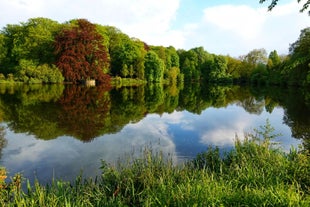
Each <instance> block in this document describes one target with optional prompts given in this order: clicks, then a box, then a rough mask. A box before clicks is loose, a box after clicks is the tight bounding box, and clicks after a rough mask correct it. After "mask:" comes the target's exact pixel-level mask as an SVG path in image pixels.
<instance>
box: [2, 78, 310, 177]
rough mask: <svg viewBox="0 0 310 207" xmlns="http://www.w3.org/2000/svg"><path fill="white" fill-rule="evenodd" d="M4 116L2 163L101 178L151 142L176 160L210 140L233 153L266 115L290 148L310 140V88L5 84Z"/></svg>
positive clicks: (11, 168)
mask: <svg viewBox="0 0 310 207" xmlns="http://www.w3.org/2000/svg"><path fill="white" fill-rule="evenodd" d="M0 118H1V126H2V127H3V129H2V132H3V133H5V134H4V136H3V137H1V138H0V158H1V159H0V166H4V167H6V168H7V170H8V172H9V176H12V175H13V174H15V173H19V172H20V173H22V174H23V176H24V177H26V178H28V179H30V180H31V182H33V180H34V179H35V178H36V179H38V180H39V181H40V182H42V183H48V182H50V181H51V180H52V179H53V178H59V179H62V180H72V179H74V177H75V176H77V175H80V174H81V173H83V175H84V176H86V177H88V176H93V177H95V176H96V175H99V174H100V169H99V168H100V165H101V160H105V161H106V162H108V163H112V164H113V163H116V162H118V161H124V160H126V159H128V157H139V156H140V155H141V153H143V149H145V147H149V148H151V149H152V150H153V151H154V152H162V153H163V154H164V155H168V156H171V158H172V159H173V161H174V162H175V163H182V162H184V161H185V160H187V159H191V158H193V157H194V156H195V155H196V154H197V153H199V152H202V151H204V150H206V149H207V148H208V147H209V146H218V147H219V148H220V149H221V150H222V151H228V150H230V149H232V148H233V146H234V140H235V137H236V136H238V137H239V138H240V139H242V138H243V135H244V133H245V132H253V129H260V127H261V126H263V125H265V124H266V122H267V120H268V121H269V122H270V124H271V125H272V126H273V127H274V128H275V131H274V133H275V134H281V135H280V136H278V137H277V138H276V140H275V141H278V142H280V145H281V147H282V148H283V150H285V151H289V150H290V148H291V147H292V146H294V147H297V146H298V145H304V147H306V148H309V146H310V93H309V91H307V90H301V89H297V88H280V87H271V88H259V87H256V88H253V87H241V86H206V85H201V84H198V83H192V84H187V85H181V86H175V85H174V86H162V85H145V86H139V87H122V88H113V89H107V88H102V87H99V86H97V87H86V86H76V85H18V86H10V85H0Z"/></svg>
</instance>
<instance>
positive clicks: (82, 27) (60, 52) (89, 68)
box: [55, 19, 110, 84]
mask: <svg viewBox="0 0 310 207" xmlns="http://www.w3.org/2000/svg"><path fill="white" fill-rule="evenodd" d="M55 53H56V56H57V63H56V64H57V67H58V68H59V69H60V70H61V72H62V74H63V76H64V77H65V80H66V81H70V82H74V83H79V82H83V81H86V80H89V79H95V80H96V81H97V82H99V83H101V84H109V83H110V76H109V75H108V74H106V73H105V72H104V71H107V69H108V68H109V58H108V53H107V49H106V48H105V46H104V45H103V37H102V36H101V35H100V34H99V33H97V31H96V26H95V25H94V24H92V23H90V22H89V21H87V20H85V19H78V20H76V22H75V21H74V22H72V23H71V24H70V25H68V26H67V27H65V28H64V29H63V30H62V31H61V32H60V33H59V35H58V36H57V37H56V40H55Z"/></svg>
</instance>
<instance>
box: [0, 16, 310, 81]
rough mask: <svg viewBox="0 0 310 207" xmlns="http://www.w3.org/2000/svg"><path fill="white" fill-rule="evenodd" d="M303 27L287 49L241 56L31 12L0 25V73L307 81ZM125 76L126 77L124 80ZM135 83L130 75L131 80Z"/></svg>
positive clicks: (10, 77)
mask: <svg viewBox="0 0 310 207" xmlns="http://www.w3.org/2000/svg"><path fill="white" fill-rule="evenodd" d="M309 37H310V28H309V27H308V28H305V29H303V30H302V31H301V33H300V36H299V37H298V39H297V40H296V41H295V42H294V43H292V44H291V45H290V46H289V54H287V55H279V54H278V53H277V51H276V50H274V51H270V53H269V54H267V51H266V50H265V49H262V48H261V49H253V50H252V51H250V52H249V53H248V54H245V55H242V56H240V57H231V56H229V55H217V54H213V53H211V52H208V51H206V50H205V49H204V48H203V47H196V48H192V49H189V50H183V49H176V48H174V47H172V46H169V47H164V46H156V45H148V44H147V43H146V42H143V41H142V40H139V39H136V38H131V37H129V36H128V35H126V34H124V33H122V32H121V31H120V30H119V29H117V28H115V27H113V26H103V25H99V24H93V23H91V22H89V21H87V20H85V19H74V20H70V21H68V22H65V23H59V22H57V21H54V20H51V19H47V18H32V19H29V20H28V21H27V22H21V23H20V24H8V25H7V26H6V27H4V28H3V29H2V30H1V31H0V81H1V82H3V81H18V82H24V83H59V82H63V81H66V82H73V83H79V82H84V81H85V80H89V79H95V80H96V81H97V83H101V84H110V83H111V78H110V77H112V78H117V79H123V78H125V79H127V78H129V79H134V80H139V82H148V83H150V82H152V83H154V82H155V83H163V82H165V83H180V82H183V81H187V82H193V81H202V82H207V83H213V84H214V83H215V84H227V83H229V84H230V83H247V84H254V85H297V86H309V85H310V73H309V68H310V66H309V64H310V54H309V47H310V38H309ZM125 82H126V81H125ZM133 84H136V83H133Z"/></svg>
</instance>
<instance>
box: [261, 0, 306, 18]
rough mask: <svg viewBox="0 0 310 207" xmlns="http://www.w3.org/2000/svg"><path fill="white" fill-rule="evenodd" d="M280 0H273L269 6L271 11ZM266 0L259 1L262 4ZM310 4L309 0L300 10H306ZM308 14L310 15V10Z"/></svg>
mask: <svg viewBox="0 0 310 207" xmlns="http://www.w3.org/2000/svg"><path fill="white" fill-rule="evenodd" d="M278 1H279V0H272V1H271V3H270V5H269V6H268V10H269V11H271V10H272V9H273V8H274V7H275V6H276V5H277V4H278ZM264 2H266V0H259V3H261V4H262V3H264ZM297 2H298V3H300V2H301V0H297ZM309 5H310V0H307V1H306V2H305V3H304V4H303V6H302V8H301V9H300V12H304V11H306V10H307V9H308V8H309ZM308 14H309V15H310V10H309V11H308Z"/></svg>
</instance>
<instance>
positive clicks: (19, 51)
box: [2, 18, 61, 67]
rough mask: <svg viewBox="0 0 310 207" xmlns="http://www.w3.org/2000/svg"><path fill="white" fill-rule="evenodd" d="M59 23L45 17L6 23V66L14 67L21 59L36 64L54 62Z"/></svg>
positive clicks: (4, 32) (4, 31)
mask: <svg viewBox="0 0 310 207" xmlns="http://www.w3.org/2000/svg"><path fill="white" fill-rule="evenodd" d="M60 28H61V25H60V24H59V23H58V22H56V21H53V20H50V19H47V18H33V19H29V20H28V21H27V22H25V23H21V24H20V25H7V26H6V27H5V28H4V29H3V32H2V33H3V34H4V35H5V37H6V47H7V56H8V62H9V64H7V66H8V67H10V66H11V67H15V66H17V65H18V64H19V61H20V60H21V59H27V60H32V61H34V62H37V63H38V64H52V63H54V62H55V55H54V38H55V35H56V34H57V33H58V32H59V30H60Z"/></svg>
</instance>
